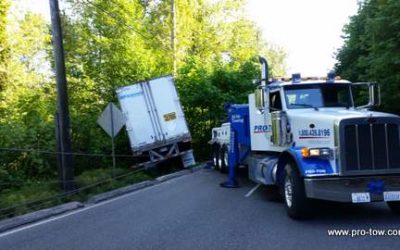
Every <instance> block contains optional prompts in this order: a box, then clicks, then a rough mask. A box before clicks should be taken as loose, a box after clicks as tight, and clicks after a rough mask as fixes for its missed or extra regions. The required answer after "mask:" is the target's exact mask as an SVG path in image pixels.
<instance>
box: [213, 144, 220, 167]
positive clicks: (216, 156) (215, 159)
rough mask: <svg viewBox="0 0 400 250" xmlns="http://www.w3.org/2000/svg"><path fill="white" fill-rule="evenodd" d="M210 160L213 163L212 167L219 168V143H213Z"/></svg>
mask: <svg viewBox="0 0 400 250" xmlns="http://www.w3.org/2000/svg"><path fill="white" fill-rule="evenodd" d="M212 160H213V164H214V169H215V170H218V171H219V170H220V165H219V144H218V143H214V144H213V146H212Z"/></svg>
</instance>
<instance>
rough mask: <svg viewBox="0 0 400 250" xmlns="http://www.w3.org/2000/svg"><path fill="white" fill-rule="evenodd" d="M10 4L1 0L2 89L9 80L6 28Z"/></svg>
mask: <svg viewBox="0 0 400 250" xmlns="http://www.w3.org/2000/svg"><path fill="white" fill-rule="evenodd" d="M9 5H10V4H9V2H8V0H0V90H2V89H3V88H4V85H5V84H6V82H7V81H8V79H7V75H8V74H7V65H8V61H9V57H10V56H9V46H8V42H7V32H6V29H7V13H8V9H9Z"/></svg>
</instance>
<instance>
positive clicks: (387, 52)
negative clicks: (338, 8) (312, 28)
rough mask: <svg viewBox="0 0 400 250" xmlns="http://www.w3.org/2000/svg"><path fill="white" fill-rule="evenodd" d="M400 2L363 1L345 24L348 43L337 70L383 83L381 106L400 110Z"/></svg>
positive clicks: (350, 76) (353, 78) (347, 76)
mask: <svg viewBox="0 0 400 250" xmlns="http://www.w3.org/2000/svg"><path fill="white" fill-rule="evenodd" d="M399 11H400V2H399V1H396V0H367V1H364V2H363V3H362V5H361V7H360V9H359V11H358V13H357V15H355V16H353V17H352V18H351V20H350V23H349V24H347V25H346V26H345V27H344V30H343V31H344V34H345V43H344V46H343V47H342V48H341V49H339V51H338V53H337V56H336V58H337V60H338V64H337V65H336V70H337V72H338V73H339V74H340V75H341V76H342V77H344V78H348V79H350V80H352V81H375V82H378V83H380V84H381V89H382V104H383V105H382V108H383V109H384V110H386V111H389V112H395V113H400V106H399V105H398V100H399V98H400V88H399V86H400V85H399V82H400V71H399V70H400V60H399V57H398V55H399V53H400V43H399V38H400V35H399V34H400V15H399V13H400V12H399Z"/></svg>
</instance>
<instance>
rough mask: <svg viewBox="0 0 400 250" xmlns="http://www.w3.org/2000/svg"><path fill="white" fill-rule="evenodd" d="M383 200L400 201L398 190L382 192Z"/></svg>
mask: <svg viewBox="0 0 400 250" xmlns="http://www.w3.org/2000/svg"><path fill="white" fill-rule="evenodd" d="M383 200H384V201H400V191H387V192H383Z"/></svg>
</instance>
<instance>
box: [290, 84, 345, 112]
mask: <svg viewBox="0 0 400 250" xmlns="http://www.w3.org/2000/svg"><path fill="white" fill-rule="evenodd" d="M285 99H286V106H287V108H288V109H301V108H321V107H346V108H349V107H352V106H353V102H352V98H351V92H350V85H348V84H340V85H339V84H329V83H324V84H307V85H290V86H285Z"/></svg>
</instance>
